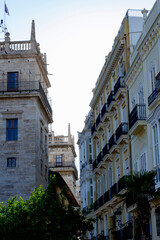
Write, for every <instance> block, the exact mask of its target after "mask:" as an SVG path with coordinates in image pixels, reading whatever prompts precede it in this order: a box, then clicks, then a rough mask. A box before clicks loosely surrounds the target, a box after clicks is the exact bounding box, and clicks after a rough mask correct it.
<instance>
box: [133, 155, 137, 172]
mask: <svg viewBox="0 0 160 240" xmlns="http://www.w3.org/2000/svg"><path fill="white" fill-rule="evenodd" d="M134 172H138V158H136V160H135V161H134Z"/></svg>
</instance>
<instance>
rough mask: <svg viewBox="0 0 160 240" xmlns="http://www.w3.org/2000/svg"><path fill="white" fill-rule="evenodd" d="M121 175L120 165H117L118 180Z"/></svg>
mask: <svg viewBox="0 0 160 240" xmlns="http://www.w3.org/2000/svg"><path fill="white" fill-rule="evenodd" d="M120 177H121V175H120V167H117V181H119V179H120Z"/></svg>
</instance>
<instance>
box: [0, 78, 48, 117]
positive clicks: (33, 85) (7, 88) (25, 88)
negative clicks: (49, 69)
mask: <svg viewBox="0 0 160 240" xmlns="http://www.w3.org/2000/svg"><path fill="white" fill-rule="evenodd" d="M37 94H38V95H39V97H40V99H41V101H42V104H43V105H44V107H45V110H46V111H47V112H48V113H49V115H50V118H52V108H51V106H50V104H49V101H48V99H47V96H46V93H45V92H44V89H43V88H42V85H41V83H40V82H39V81H19V82H15V83H12V84H8V83H7V81H5V82H0V97H1V96H3V97H14V96H15V95H18V96H22V95H23V96H24V95H25V96H26V95H28V96H30V95H35V96H37Z"/></svg>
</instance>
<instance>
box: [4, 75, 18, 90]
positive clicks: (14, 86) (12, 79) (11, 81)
mask: <svg viewBox="0 0 160 240" xmlns="http://www.w3.org/2000/svg"><path fill="white" fill-rule="evenodd" d="M7 90H8V91H17V90H18V72H8V73H7Z"/></svg>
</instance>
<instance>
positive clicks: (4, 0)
mask: <svg viewBox="0 0 160 240" xmlns="http://www.w3.org/2000/svg"><path fill="white" fill-rule="evenodd" d="M5 4H6V2H5V0H4V38H5V34H6V31H5V30H6V13H5Z"/></svg>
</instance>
